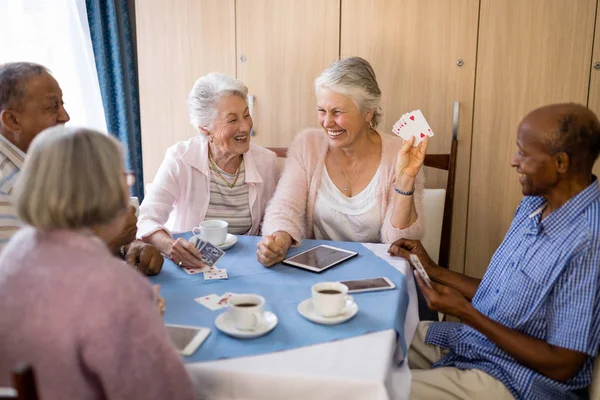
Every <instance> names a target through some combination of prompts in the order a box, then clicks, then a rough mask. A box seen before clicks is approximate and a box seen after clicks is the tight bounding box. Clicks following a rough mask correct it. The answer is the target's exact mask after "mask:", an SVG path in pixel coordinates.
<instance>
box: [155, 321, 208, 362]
mask: <svg viewBox="0 0 600 400" xmlns="http://www.w3.org/2000/svg"><path fill="white" fill-rule="evenodd" d="M165 327H166V328H167V334H168V336H169V341H170V342H171V344H172V345H173V347H174V348H175V350H177V352H178V353H179V354H181V355H182V356H190V355H192V354H193V353H194V352H195V351H196V349H198V347H200V345H201V344H202V342H204V341H205V340H206V338H207V337H208V335H210V328H201V327H199V326H186V325H173V324H165Z"/></svg>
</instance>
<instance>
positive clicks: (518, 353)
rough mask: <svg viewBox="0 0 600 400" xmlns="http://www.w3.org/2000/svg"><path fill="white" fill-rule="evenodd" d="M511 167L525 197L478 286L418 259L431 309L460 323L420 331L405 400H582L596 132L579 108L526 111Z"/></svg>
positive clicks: (408, 248)
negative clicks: (426, 280)
mask: <svg viewBox="0 0 600 400" xmlns="http://www.w3.org/2000/svg"><path fill="white" fill-rule="evenodd" d="M517 147H518V151H517V153H515V155H514V157H513V159H512V161H511V165H512V166H513V167H515V169H516V171H517V173H518V174H519V182H520V184H521V186H522V191H523V194H524V196H525V197H524V198H523V200H522V201H521V203H520V205H519V207H518V209H517V211H516V213H515V216H514V218H513V221H512V225H511V227H510V229H509V231H508V233H507V234H506V237H505V238H504V241H503V242H502V244H501V245H500V247H499V248H498V250H496V253H495V254H494V256H493V257H492V260H491V262H490V264H489V266H488V269H487V272H486V273H485V275H484V277H483V279H482V280H478V279H474V278H471V277H467V276H466V275H462V274H459V273H456V272H453V271H449V270H447V269H445V268H441V267H439V266H438V265H436V264H434V263H433V262H432V261H431V259H430V258H429V256H428V255H427V253H426V252H425V250H424V249H423V247H422V246H421V244H420V243H419V242H416V241H410V240H399V241H397V242H395V243H394V244H393V245H392V246H391V247H390V250H389V251H390V253H391V254H392V255H399V256H402V257H405V258H408V257H409V253H413V254H416V255H417V256H418V257H419V259H420V261H421V263H422V264H423V266H424V267H425V269H426V272H427V274H428V275H429V276H430V278H431V280H432V281H433V283H432V288H429V287H427V286H426V284H425V283H424V281H423V280H422V279H421V278H420V276H416V279H417V284H418V285H419V288H420V289H421V291H422V292H423V295H424V296H425V298H426V300H427V303H428V305H429V307H430V308H431V309H433V310H436V311H439V312H443V313H447V314H450V315H454V316H456V317H458V318H460V319H461V321H462V323H452V322H434V323H431V322H429V323H427V322H421V323H420V324H419V327H418V329H417V333H416V335H415V339H414V340H413V343H412V345H411V349H410V351H409V354H408V362H409V366H410V367H411V369H412V373H413V380H412V391H411V399H445V398H452V399H467V398H473V399H484V398H485V399H505V398H513V397H516V398H520V399H544V400H545V399H579V398H586V397H587V388H588V386H589V384H590V382H591V379H592V368H593V363H594V358H595V356H596V355H597V354H598V346H599V343H600V187H599V185H598V180H597V178H596V177H595V176H594V175H593V174H592V168H593V166H594V162H595V161H596V159H597V158H598V154H599V153H600V122H599V121H598V118H597V117H596V115H594V113H592V112H591V111H590V110H589V109H587V108H585V107H584V106H580V105H576V104H555V105H550V106H546V107H542V108H539V109H536V110H534V111H533V112H531V113H530V114H529V115H527V116H526V117H525V119H523V121H522V122H521V124H520V125H519V128H518V132H517Z"/></svg>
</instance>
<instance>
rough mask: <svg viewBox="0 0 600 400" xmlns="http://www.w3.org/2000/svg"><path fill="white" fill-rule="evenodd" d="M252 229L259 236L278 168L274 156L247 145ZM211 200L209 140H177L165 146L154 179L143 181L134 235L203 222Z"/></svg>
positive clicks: (189, 227) (188, 228) (183, 229)
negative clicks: (142, 192)
mask: <svg viewBox="0 0 600 400" xmlns="http://www.w3.org/2000/svg"><path fill="white" fill-rule="evenodd" d="M244 168H245V175H246V180H245V182H246V183H247V184H248V197H249V201H250V215H251V217H252V227H251V229H250V232H249V235H258V234H259V232H260V226H261V223H262V220H263V214H264V211H265V208H266V206H267V202H268V201H269V199H270V198H271V196H273V193H274V192H275V187H276V185H277V180H278V179H279V166H278V164H277V155H275V153H273V152H272V151H270V150H267V149H265V148H264V147H260V146H257V145H255V144H250V150H248V152H246V153H245V154H244ZM209 200H210V168H209V165H208V142H207V141H204V140H202V139H201V138H199V137H194V138H192V139H190V140H187V141H184V142H179V143H177V144H176V145H174V146H172V147H170V148H169V149H168V150H167V154H166V156H165V159H164V161H163V162H162V164H161V166H160V168H159V170H158V172H157V173H156V177H155V178H154V182H152V183H151V184H149V185H148V187H147V193H146V197H145V198H144V201H143V202H142V204H141V206H140V217H139V219H138V232H137V236H138V238H144V237H147V236H149V235H151V234H153V233H154V232H156V231H158V230H164V231H166V232H167V233H169V234H170V233H171V232H187V231H191V230H192V228H194V227H196V226H198V225H199V224H200V222H202V221H203V220H204V217H205V216H206V211H207V210H208V203H209Z"/></svg>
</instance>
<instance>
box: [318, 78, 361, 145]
mask: <svg viewBox="0 0 600 400" xmlns="http://www.w3.org/2000/svg"><path fill="white" fill-rule="evenodd" d="M317 109H318V117H319V124H320V125H321V126H322V127H323V129H324V131H325V133H326V134H327V137H328V138H329V146H331V147H339V148H348V147H350V146H351V145H352V144H354V143H355V142H356V140H357V139H359V138H361V137H362V136H363V135H364V134H366V133H368V132H369V123H370V122H371V118H373V112H372V111H369V112H361V111H360V110H359V109H358V107H356V104H354V101H352V98H350V97H349V96H345V95H343V94H340V93H337V92H334V91H333V90H331V89H328V88H324V87H322V88H319V90H318V91H317Z"/></svg>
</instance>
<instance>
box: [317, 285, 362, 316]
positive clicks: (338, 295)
mask: <svg viewBox="0 0 600 400" xmlns="http://www.w3.org/2000/svg"><path fill="white" fill-rule="evenodd" d="M312 301H313V306H314V307H315V310H316V311H317V313H319V314H320V315H322V316H323V317H337V316H338V315H340V314H341V313H342V312H343V311H344V309H345V308H347V307H350V306H352V304H353V303H354V299H353V298H352V296H349V295H348V286H346V285H344V284H343V283H340V282H321V283H317V284H316V285H313V287H312Z"/></svg>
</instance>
